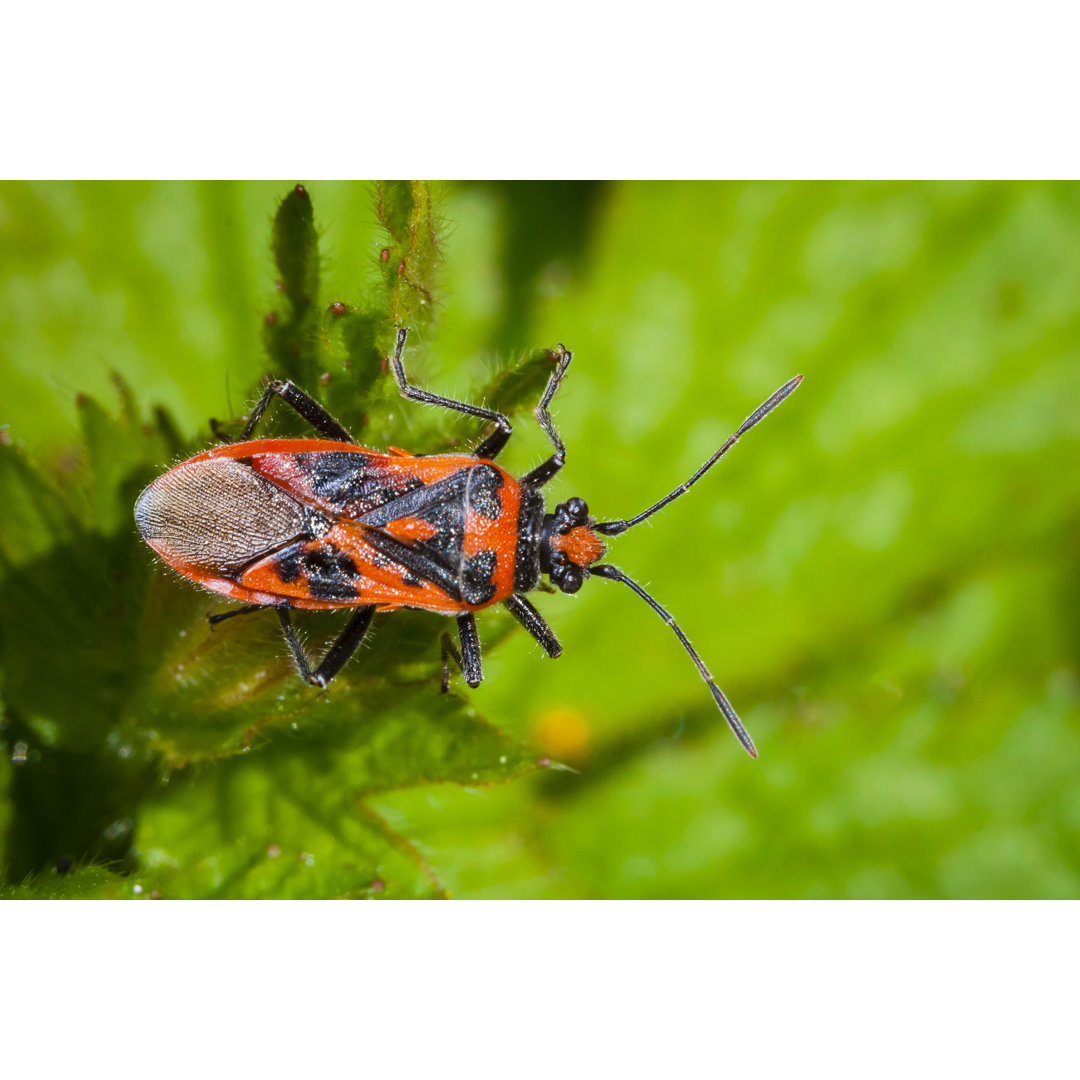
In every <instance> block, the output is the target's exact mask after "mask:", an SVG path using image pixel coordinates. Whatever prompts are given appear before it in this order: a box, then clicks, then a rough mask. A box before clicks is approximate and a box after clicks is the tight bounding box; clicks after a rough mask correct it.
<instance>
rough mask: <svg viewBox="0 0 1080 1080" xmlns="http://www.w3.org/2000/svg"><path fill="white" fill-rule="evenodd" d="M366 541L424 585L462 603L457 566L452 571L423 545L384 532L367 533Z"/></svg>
mask: <svg viewBox="0 0 1080 1080" xmlns="http://www.w3.org/2000/svg"><path fill="white" fill-rule="evenodd" d="M364 541H365V543H367V544H369V545H370V546H371V547H373V548H374V549H375V550H376V551H378V552H379V553H380V554H382V555H384V556H386V557H387V558H388V559H389V560H390V561H391V562H395V563H397V564H398V565H399V566H401V567H404V569H405V570H406V571H408V572H409V573H411V574H413V575H414V576H415V577H417V578H419V579H420V580H421V581H430V582H431V584H432V585H435V586H437V587H438V588H440V589H442V591H443V592H444V593H446V595H447V596H449V597H450V598H451V599H452V600H460V599H461V588H460V587H459V585H458V579H457V566H456V565H455V566H454V568H453V569H451V568H450V567H449V566H446V565H444V564H443V563H442V562H441V561H440V560H439V559H437V558H435V557H433V555H432V553H431V552H428V551H425V550H424V548H423V547H421V546H420V545H412V544H405V543H402V542H401V541H400V540H398V539H397V538H396V537H394V536H391V535H390V534H389V533H384V532H382V530H380V529H365V530H364Z"/></svg>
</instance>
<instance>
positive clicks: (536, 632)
mask: <svg viewBox="0 0 1080 1080" xmlns="http://www.w3.org/2000/svg"><path fill="white" fill-rule="evenodd" d="M503 604H504V605H505V607H506V610H507V611H509V612H510V614H511V615H513V616H514V618H515V619H517V621H518V622H519V623H521V625H522V626H524V627H525V629H526V630H528V631H529V633H530V634H532V636H533V637H534V638H536V640H537V641H539V642H540V644H541V646H542V647H543V649H544V652H546V653H547V654H548V656H550V657H551V658H552V659H553V660H554V659H555V657H557V656H561V655H562V646H561V645H560V644H559V639H558V638H557V637H556V636H555V635H554V634H553V633H552V630H551V627H550V626H548V624H547V623H546V622H544V616H543V615H541V614H540V612H539V611H537V610H536V608H534V607H533V606H532V604H530V603H529V601H528V600H526V599H525V597H524V596H520V595H518V594H517V593H512V594H511V595H510V596H508V597H507V598H506V599H505V600H504V601H503Z"/></svg>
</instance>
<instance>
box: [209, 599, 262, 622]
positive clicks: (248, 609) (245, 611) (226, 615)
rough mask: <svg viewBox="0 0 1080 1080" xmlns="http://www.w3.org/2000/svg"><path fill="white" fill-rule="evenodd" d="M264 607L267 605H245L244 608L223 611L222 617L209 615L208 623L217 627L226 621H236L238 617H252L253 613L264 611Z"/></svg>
mask: <svg viewBox="0 0 1080 1080" xmlns="http://www.w3.org/2000/svg"><path fill="white" fill-rule="evenodd" d="M264 607H266V605H265V604H245V605H244V606H243V607H238V608H233V609H232V610H230V611H223V612H222V613H221V614H220V615H207V616H206V621H207V622H208V623H209V624H210V625H211V626H217V624H218V623H220V622H224V621H225V620H226V619H235V618H236V616H237V615H250V614H251V613H252V612H253V611H262V610H263V608H264Z"/></svg>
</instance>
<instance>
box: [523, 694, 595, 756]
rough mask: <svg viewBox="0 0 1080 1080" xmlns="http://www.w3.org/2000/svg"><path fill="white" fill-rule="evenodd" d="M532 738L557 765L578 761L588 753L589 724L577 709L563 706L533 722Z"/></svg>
mask: <svg viewBox="0 0 1080 1080" xmlns="http://www.w3.org/2000/svg"><path fill="white" fill-rule="evenodd" d="M533 738H534V739H535V741H536V743H537V745H538V746H540V747H541V748H542V749H544V750H546V751H547V752H548V753H549V754H550V755H551V756H552V757H553V758H554V759H555V760H556V761H565V762H569V763H573V762H577V761H581V760H582V759H583V758H584V757H585V756H586V755H587V754H588V752H589V724H588V721H587V720H586V718H585V714H584V713H583V712H582V711H581V710H580V709H575V708H573V707H572V706H569V705H565V706H561V707H559V708H556V709H551V710H550V711H548V712H545V713H541V714H540V715H539V716H537V717H536V718H535V719H534V720H533Z"/></svg>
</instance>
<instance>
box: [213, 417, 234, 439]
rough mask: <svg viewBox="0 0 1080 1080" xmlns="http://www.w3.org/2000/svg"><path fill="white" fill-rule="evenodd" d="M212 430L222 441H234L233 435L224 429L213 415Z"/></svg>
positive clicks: (215, 436)
mask: <svg viewBox="0 0 1080 1080" xmlns="http://www.w3.org/2000/svg"><path fill="white" fill-rule="evenodd" d="M210 431H211V432H212V433H213V436H214V438H215V439H217V441H218V442H220V443H231V442H232V441H233V437H232V436H231V435H229V434H227V433H226V432H225V431H223V430H222V427H221V424H220V423H219V422H218V421H217V420H215V419H214V418H213V417H212V416H211V417H210Z"/></svg>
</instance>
